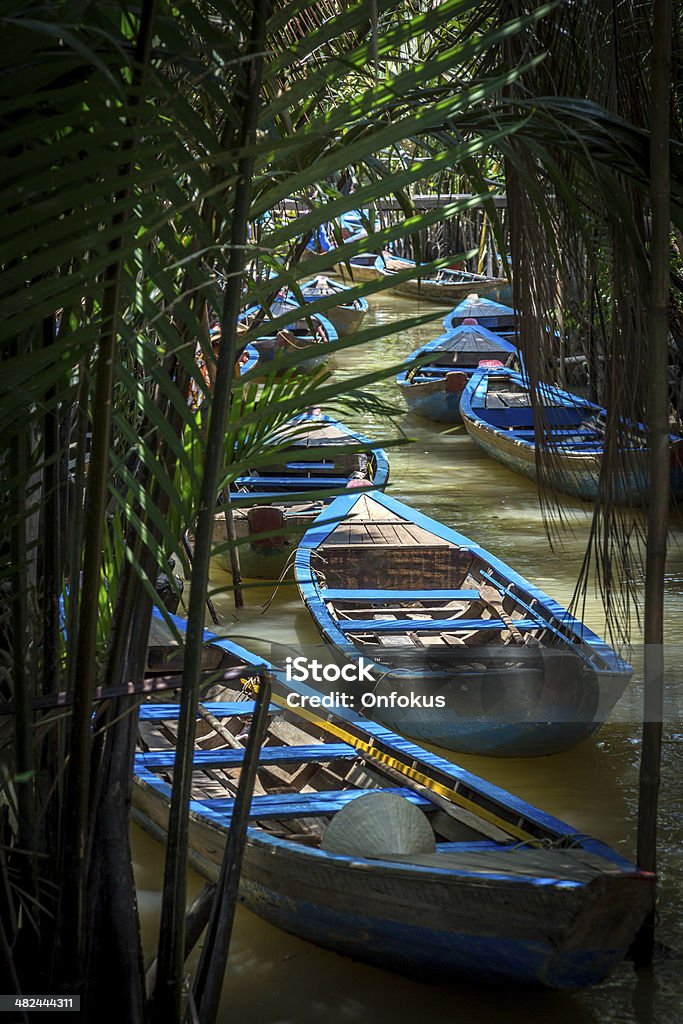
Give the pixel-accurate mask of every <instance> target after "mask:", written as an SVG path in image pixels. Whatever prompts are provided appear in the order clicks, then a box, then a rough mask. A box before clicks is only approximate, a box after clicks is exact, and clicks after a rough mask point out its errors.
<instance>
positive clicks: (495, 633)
mask: <svg viewBox="0 0 683 1024" xmlns="http://www.w3.org/2000/svg"><path fill="white" fill-rule="evenodd" d="M296 575H297V580H298V583H299V589H300V591H301V595H302V597H303V600H304V602H305V604H306V605H307V607H308V609H309V611H310V612H311V615H312V616H313V618H314V620H315V622H316V625H317V626H318V629H319V630H320V632H321V633H322V635H323V637H324V638H325V640H327V641H328V642H329V643H330V644H332V645H333V646H334V648H336V649H337V650H338V651H340V652H341V653H342V654H343V655H344V656H345V657H346V658H347V659H349V660H351V661H358V659H359V658H360V657H362V658H363V659H364V660H365V661H367V660H368V659H370V661H371V662H372V663H373V664H374V665H375V670H374V672H373V675H374V677H375V679H376V680H377V681H376V685H375V689H374V694H375V696H376V697H377V701H376V702H375V703H374V704H373V705H372V707H373V710H372V712H371V714H372V716H373V717H376V718H377V719H378V720H379V721H381V722H383V723H384V724H385V725H386V726H387V727H388V728H391V729H394V730H395V731H397V732H402V733H406V734H407V735H409V736H413V737H415V738H416V739H419V740H422V741H424V742H427V743H435V744H438V745H439V746H442V747H446V748H448V749H450V750H458V751H463V752H467V753H474V754H491V755H496V756H503V757H528V756H533V755H540V754H552V753H556V752H558V751H561V750H567V749H569V748H570V747H572V746H573V745H574V744H576V743H578V742H579V741H580V740H583V739H585V738H586V737H587V736H590V735H591V733H593V732H594V731H595V730H596V729H597V728H599V726H600V725H601V724H602V723H603V722H604V721H605V718H606V717H607V715H608V714H609V712H610V711H611V709H612V708H613V707H614V705H615V703H616V702H617V700H618V699H619V697H620V696H621V695H622V692H623V690H624V688H625V686H626V684H627V683H628V681H629V679H630V677H631V673H632V669H631V666H630V665H628V664H627V663H626V662H624V661H623V660H622V659H621V658H619V657H618V656H617V654H616V653H615V652H614V651H613V650H612V649H611V648H610V647H609V646H608V645H607V644H606V643H604V642H603V641H602V640H600V638H599V637H597V636H596V635H595V634H594V633H592V632H591V630H590V629H588V628H587V627H586V626H584V625H583V624H582V623H580V622H578V621H577V620H576V619H574V618H573V617H572V616H571V615H570V614H569V613H568V612H567V611H565V609H564V608H562V607H561V606H560V605H559V604H557V602H556V601H553V599H552V598H550V597H548V595H547V594H544V593H543V592H542V591H541V590H539V589H538V588H537V587H535V586H534V585H533V584H532V583H529V581H528V580H525V579H523V578H522V577H521V576H519V575H518V574H517V573H515V572H514V571H513V570H512V569H511V568H510V567H509V566H507V565H505V563H504V562H501V561H500V560H499V559H497V558H495V557H494V556H493V555H491V554H489V552H488V551H485V550H484V548H482V547H480V546H479V545H478V544H476V543H475V542H474V541H472V540H469V539H468V538H467V537H464V536H463V535H462V534H460V533H456V532H455V530H451V529H449V528H448V527H447V526H444V525H442V524H441V523H437V522H436V521H435V520H433V519H429V518H428V517H427V516H425V515H422V514H421V513H420V512H417V511H416V510H415V509H412V508H409V506H408V505H404V504H403V503H402V502H400V501H396V500H395V499H393V498H389V497H388V496H387V495H384V494H354V495H343V496H341V497H339V498H337V499H336V500H335V501H333V502H332V504H331V505H329V506H328V507H327V508H326V509H324V510H323V511H322V512H321V514H320V516H319V517H318V519H317V520H316V521H315V523H314V524H313V526H312V527H311V528H310V530H308V532H307V533H306V534H305V535H304V538H303V540H302V541H301V545H300V546H299V550H298V552H297V557H296ZM414 696H415V697H417V696H419V697H420V698H421V700H422V702H423V703H424V705H425V706H424V708H422V707H421V706H419V705H418V706H412V704H411V701H412V700H413V697H414ZM380 698H381V699H380ZM437 698H438V699H439V703H441V702H443V706H440V707H439V710H436V708H437V704H436V703H435V702H436V701H437ZM430 701H431V703H430Z"/></svg>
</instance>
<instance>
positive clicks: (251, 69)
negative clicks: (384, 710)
mask: <svg viewBox="0 0 683 1024" xmlns="http://www.w3.org/2000/svg"><path fill="white" fill-rule="evenodd" d="M269 6H270V5H269V0H257V2H256V4H255V7H254V11H253V18H252V25H251V31H250V40H249V54H250V58H249V60H248V61H247V62H245V65H244V68H243V72H244V80H243V89H244V95H245V105H244V115H243V118H242V124H241V130H240V138H239V140H238V141H239V144H240V149H242V148H243V147H245V146H247V145H253V143H254V140H255V136H256V126H257V122H258V113H259V108H260V92H261V75H262V66H263V48H264V41H265V29H266V19H267V16H268V11H269ZM253 165H254V159H253V156H246V157H245V156H242V157H241V158H240V160H239V163H238V183H237V185H236V187H235V203H234V211H233V219H232V229H231V232H230V253H229V257H228V284H227V288H226V292H225V299H224V304H223V310H222V317H221V346H220V349H219V353H218V364H217V367H216V384H215V387H214V389H213V395H212V402H211V411H210V416H209V426H208V431H207V438H206V448H205V460H204V474H203V477H202V484H201V488H200V496H199V515H198V518H197V535H196V540H195V551H194V564H195V572H194V574H193V584H192V591H191V594H190V606H189V609H188V620H187V632H186V636H185V659H184V671H183V686H182V695H181V711H180V719H179V722H178V741H177V746H176V760H175V765H174V772H173V795H172V798H171V809H170V814H169V826H168V846H167V851H166V864H165V871H164V889H163V897H162V913H161V920H160V925H159V951H158V976H157V983H156V985H155V989H154V998H153V1003H152V1008H151V1015H150V1016H151V1021H152V1022H153V1024H172V1022H173V1021H177V1020H178V1019H179V1016H180V1005H181V995H182V974H183V971H182V968H183V955H184V949H185V902H186V899H185V894H186V888H187V884H186V874H185V873H186V865H187V854H188V846H189V836H188V831H189V800H190V791H191V784H192V771H193V757H194V740H195V734H196V713H197V698H198V691H199V675H200V669H201V655H202V647H203V643H204V635H203V634H204V605H205V602H206V597H207V593H208V577H209V565H210V559H211V542H212V533H213V514H214V508H215V505H216V495H217V493H218V486H219V483H220V474H221V471H222V466H223V461H224V457H225V426H226V422H227V417H228V406H229V402H230V390H231V386H232V380H233V375H234V365H235V344H236V324H237V317H238V314H239V308H240V303H241V300H242V295H241V283H242V276H243V273H244V266H245V257H246V241H247V225H248V217H249V205H250V197H251V179H252V170H253Z"/></svg>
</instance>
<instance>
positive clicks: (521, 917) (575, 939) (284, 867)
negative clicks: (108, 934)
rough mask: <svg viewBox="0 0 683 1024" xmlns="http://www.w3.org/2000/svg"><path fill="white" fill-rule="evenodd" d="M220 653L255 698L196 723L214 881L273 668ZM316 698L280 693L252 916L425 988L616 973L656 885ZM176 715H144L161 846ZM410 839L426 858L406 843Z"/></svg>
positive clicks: (214, 710)
mask: <svg viewBox="0 0 683 1024" xmlns="http://www.w3.org/2000/svg"><path fill="white" fill-rule="evenodd" d="M210 639H211V635H210V634H207V640H210ZM212 642H213V647H212V648H209V650H214V651H216V653H217V654H218V655H219V657H220V656H222V661H223V667H224V666H233V665H236V664H241V665H243V678H244V684H245V685H244V688H234V689H231V690H230V689H224V690H222V691H220V696H219V699H218V700H213V701H211V702H205V703H203V704H200V705H199V710H198V718H200V719H201V720H200V721H199V722H198V726H197V728H198V733H197V736H198V738H197V745H196V748H197V749H196V754H195V768H196V770H195V772H194V775H193V786H192V793H191V802H190V857H191V861H192V864H193V866H194V867H195V869H196V870H198V871H199V872H200V873H201V874H203V875H204V876H205V877H206V878H207V879H209V880H211V881H215V880H216V878H217V876H218V872H219V865H220V861H221V858H222V854H223V849H224V846H225V842H226V835H227V831H228V829H229V827H230V821H231V815H232V812H233V808H234V798H235V792H236V786H237V781H238V778H239V770H240V766H241V764H242V762H243V758H244V743H245V738H244V737H245V734H246V730H247V728H248V724H249V720H250V716H251V714H252V713H253V708H254V704H253V701H252V700H250V699H249V690H248V687H249V683H248V680H249V678H250V677H253V675H254V672H255V671H256V670H257V669H258V668H259V666H260V665H261V664H262V663H261V661H260V659H258V658H256V657H255V656H254V655H253V654H251V653H250V652H249V651H246V650H245V649H244V648H240V647H238V646H236V645H235V644H232V643H231V642H230V640H226V639H215V638H214V639H213V641H212ZM232 685H233V686H234V684H232ZM315 696H316V695H315V694H314V692H313V691H311V690H310V689H309V688H308V687H306V686H305V685H302V684H293V685H288V686H285V685H284V684H283V683H282V682H281V681H280V682H277V681H276V683H275V685H274V691H273V699H272V703H271V705H270V709H269V710H270V719H269V728H268V733H267V738H266V742H265V743H264V745H263V747H262V750H261V753H260V768H259V771H258V779H257V786H256V790H255V794H254V797H253V800H252V803H251V809H250V825H249V829H248V834H247V845H246V850H245V855H244V860H243V865H242V872H241V877H240V900H241V901H242V902H243V903H244V905H245V906H246V907H248V908H249V909H250V910H252V911H253V912H254V913H256V914H258V915H259V916H260V917H262V918H264V919H265V920H266V921H269V922H270V923H271V924H273V925H275V926H277V927H280V928H283V929H284V930H285V931H288V932H290V933H292V934H294V935H298V936H300V937H301V938H304V939H307V940H309V941H311V942H315V943H317V944H319V945H321V946H324V947H327V948H328V949H331V950H334V951H336V952H337V953H341V954H345V955H347V956H351V957H354V958H356V959H358V960H361V961H365V962H367V963H371V964H375V965H377V966H380V967H384V968H388V969H390V970H392V971H396V972H399V973H401V974H405V975H409V976H415V977H417V978H419V979H421V980H433V981H442V982H443V981H461V980H462V981H466V982H468V983H473V982H474V983H479V984H484V985H492V984H493V985H515V986H520V985H523V986H532V987H545V988H553V989H557V988H575V987H579V986H585V985H590V984H594V983H595V982H598V981H600V980H601V979H602V978H604V977H605V975H606V974H607V973H608V972H609V970H610V969H611V968H612V967H614V966H615V965H616V964H617V963H618V962H619V961H620V960H621V958H622V957H623V956H624V953H625V952H626V950H627V948H628V946H629V944H630V942H631V939H632V937H633V935H634V933H635V931H636V930H637V928H638V927H639V925H640V923H641V921H642V920H643V918H644V916H645V914H646V913H647V912H648V911H649V909H650V908H651V906H652V901H653V893H654V877H653V876H652V875H650V874H648V873H646V872H643V871H640V870H639V869H638V868H637V867H635V866H634V865H633V864H631V863H630V862H628V861H627V860H625V859H624V858H623V857H621V856H620V855H619V854H617V853H615V851H614V850H612V849H610V848H609V847H608V846H606V845H605V844H604V843H601V842H600V841H598V840H596V839H593V838H591V837H589V836H586V835H585V834H582V833H579V832H577V831H576V830H575V829H573V828H572V827H571V826H570V825H567V824H565V823H564V822H562V821H559V820H557V819H556V818H553V817H551V816H549V815H547V814H544V813H543V812H542V811H539V810H537V809H536V808H534V807H532V806H530V805H529V804H527V803H525V802H524V801H523V800H520V799H519V798H517V797H514V796H512V795H511V794H509V793H506V792H505V791H504V790H501V789H499V788H498V787H496V786H493V785H491V784H490V783H487V782H485V781H484V780H482V779H480V778H477V777H476V776H474V775H472V774H470V773H469V772H466V771H464V770H463V769H462V768H459V767H458V766H456V765H454V764H451V763H450V762H449V761H446V760H444V759H443V758H441V757H438V756H436V755H435V754H432V753H429V752H427V751H425V750H422V749H420V748H419V747H417V746H415V745H414V744H413V743H410V742H408V741H407V740H404V739H401V738H400V737H398V736H395V735H394V734H392V733H391V732H389V731H388V730H386V729H385V728H383V727H382V726H379V725H377V724H376V723H374V722H370V721H368V720H367V719H364V718H363V717H361V716H360V715H359V714H358V713H357V712H355V711H352V710H348V709H339V710H338V711H336V712H334V713H333V712H331V711H326V710H321V709H315V708H313V707H311V706H310V705H307V704H306V702H307V700H310V699H311V698H315ZM297 704H299V705H304V707H303V708H302V709H301V710H300V709H299V708H297V707H296V705H297ZM178 713H179V706H178V705H177V704H170V703H169V704H163V703H148V704H144V705H143V706H142V708H141V710H140V734H139V735H140V740H139V745H138V753H137V754H136V757H135V782H134V792H133V805H134V806H133V818H134V820H135V821H136V822H137V823H138V824H139V825H140V826H141V827H142V828H143V829H146V830H147V831H148V832H149V833H150V834H151V835H152V836H153V837H154V838H156V839H158V840H160V841H162V842H163V841H165V838H166V829H167V825H168V811H169V802H170V796H171V792H172V769H173V759H174V737H175V731H176V724H177V719H178ZM228 740H229V742H228ZM356 801H364V806H363V804H361V803H357V804H356ZM345 808H346V809H347V810H345ZM351 812H352V813H351ZM350 816H352V817H355V818H356V827H355V828H354V827H353V825H352V824H351V823H350V821H349V818H350ZM359 818H360V819H364V821H365V822H366V826H365V828H363V827H362V825H363V822H362V821H361V822H358V819H359ZM398 825H403V830H402V831H403V835H404V836H405V833H406V831H407V830H408V829H411V830H412V834H416V833H417V834H419V835H420V837H421V842H420V843H419V844H418V843H416V842H413V843H411V844H408V843H406V842H401V841H398V842H397V841H396V835H395V832H396V831H397V830H398V829H397V826H398ZM332 826H334V828H332ZM335 830H336V833H337V836H336V841H335V837H334V832H335ZM340 836H341V843H340ZM408 845H410V847H411V849H412V850H413V851H414V852H408V853H407V852H405V850H406V846H408ZM340 847H341V848H342V849H341V852H340Z"/></svg>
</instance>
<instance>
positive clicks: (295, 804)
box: [201, 787, 434, 821]
mask: <svg viewBox="0 0 683 1024" xmlns="http://www.w3.org/2000/svg"><path fill="white" fill-rule="evenodd" d="M367 792H368V790H366V789H360V790H358V789H339V790H335V789H333V790H328V791H327V792H321V793H277V794H273V795H272V796H270V795H269V796H255V797H254V798H253V799H252V801H251V808H250V811H249V819H250V820H251V821H264V820H265V819H267V818H304V817H311V818H314V817H320V816H321V815H325V814H335V813H336V811H339V810H341V808H342V807H345V806H346V805H347V804H349V803H351V801H352V800H357V799H358V797H361V796H364V795H365V794H366V793H367ZM371 792H373V793H395V794H397V795H398V796H403V797H405V798H406V800H410V802H411V803H413V804H417V806H418V807H422V808H431V809H434V804H432V802H431V801H430V800H427V799H426V798H425V797H423V796H419V795H418V794H417V793H414V792H413V791H412V790H411V789H407V788H403V787H392V788H387V789H377V790H374V789H373V790H371ZM201 803H202V805H203V806H204V807H206V808H208V809H209V810H211V811H213V812H214V813H217V814H220V815H221V816H223V815H224V816H225V817H226V819H229V818H230V817H231V815H232V811H233V808H234V805H235V801H234V800H233V799H231V798H230V797H225V798H220V799H217V800H202V801H201Z"/></svg>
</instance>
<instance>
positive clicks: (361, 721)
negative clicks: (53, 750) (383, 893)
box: [135, 608, 643, 885]
mask: <svg viewBox="0 0 683 1024" xmlns="http://www.w3.org/2000/svg"><path fill="white" fill-rule="evenodd" d="M153 615H154V616H155V618H158V619H162V620H163V619H169V620H170V621H171V622H172V623H173V625H174V626H175V628H176V629H177V630H178V632H179V633H180V634H181V635H182V634H183V633H184V632H185V628H186V625H187V623H186V622H185V620H184V619H182V618H180V617H179V616H177V615H174V614H173V613H172V612H169V611H167V610H166V609H164V611H163V613H162V612H161V611H160V610H159V609H157V608H154V609H153ZM204 642H205V643H207V644H211V645H212V646H214V647H219V648H221V649H222V650H224V651H226V652H227V653H229V654H231V655H233V656H235V657H237V658H239V659H240V660H241V661H243V662H244V664H245V665H246V666H247V667H250V668H253V669H254V670H255V674H259V673H262V672H264V671H269V672H272V673H273V675H274V678H275V680H276V681H277V683H278V684H279V689H278V692H277V693H275V692H274V693H273V695H272V697H271V701H272V702H273V703H281V704H282V710H283V711H284V710H286V711H287V713H288V714H291V715H293V716H294V717H295V718H302V719H304V720H305V721H308V722H311V721H313V723H314V724H318V725H319V726H320V727H321V728H322V729H323V730H325V731H326V732H330V731H331V730H330V729H329V728H328V724H329V723H334V720H335V719H336V720H338V721H341V722H343V723H344V725H346V726H348V727H349V728H350V729H351V730H353V731H352V732H350V733H347V734H346V735H345V739H344V742H347V743H349V744H350V745H352V746H358V747H359V750H361V751H363V746H364V747H365V750H364V751H363V752H365V753H367V754H369V756H371V757H372V756H376V755H377V754H379V755H382V754H385V755H386V754H387V753H389V756H391V755H392V754H395V753H396V752H398V754H399V755H400V757H401V760H402V763H403V764H404V766H405V767H406V768H408V762H409V763H410V768H409V769H408V770H407V771H403V772H402V774H404V775H405V776H406V778H407V779H410V778H411V774H409V773H410V772H412V773H413V774H416V773H417V772H418V771H419V772H420V773H421V774H423V775H427V777H428V778H429V777H430V773H431V775H434V773H438V776H440V778H439V777H434V778H432V779H431V781H432V782H433V783H434V784H435V785H437V786H441V787H442V788H446V789H452V790H453V792H455V793H458V794H461V795H462V796H463V797H464V798H465V799H467V797H466V794H465V793H464V790H469V791H470V793H472V794H475V795H477V796H479V797H483V798H484V799H485V800H487V801H488V802H489V803H492V804H493V805H494V806H495V807H498V808H500V809H502V810H504V811H507V812H508V813H511V814H514V815H516V816H518V817H519V818H522V819H525V821H527V822H529V823H530V824H531V825H533V826H534V827H535V828H536V829H537V830H541V831H543V832H545V833H549V834H550V835H551V836H553V837H554V838H555V839H556V840H561V839H565V840H569V841H571V843H572V846H574V847H580V848H582V849H584V850H586V851H587V852H590V853H595V854H596V855H598V856H600V857H602V858H603V859H605V860H607V861H610V862H612V863H614V864H615V865H616V866H618V867H620V868H621V869H622V871H623V872H624V874H628V875H632V876H633V877H638V876H641V875H642V874H643V872H642V871H641V869H640V868H638V866H637V865H635V864H633V863H632V862H631V861H629V860H628V859H627V858H625V857H622V856H621V854H619V853H617V851H616V850H614V849H612V847H610V846H608V845H607V844H606V843H603V842H602V841H601V840H599V839H596V838H594V837H593V836H588V835H585V834H584V833H582V832H579V831H578V830H577V829H575V828H574V827H573V826H571V825H569V824H567V823H566V822H564V821H562V820H561V819H559V818H556V817H554V816H553V815H551V814H548V813H546V812H545V811H542V810H540V808H537V807H534V806H533V805H532V804H529V803H528V802H527V801H526V800H524V799H523V798H522V797H519V796H516V795H515V794H513V793H510V792H508V791H507V790H504V789H502V788H501V787H500V786H497V785H495V783H492V782H489V781H488V780H486V779H483V778H481V777H480V776H478V775H474V774H473V773H472V772H470V771H468V770H467V769H465V768H463V767H462V766H460V765H458V764H456V763H455V762H453V761H448V760H446V759H445V758H443V757H441V756H440V755H439V754H435V753H433V752H432V751H430V750H426V749H424V748H422V747H420V746H418V745H417V744H416V743H413V741H412V740H409V739H406V738H405V737H402V736H398V735H397V734H396V733H393V732H391V730H389V729H387V728H386V727H385V726H383V725H381V724H379V723H377V722H373V721H370V720H369V719H366V718H365V717H363V716H362V715H359V714H358V713H357V712H355V711H352V710H351V709H349V708H344V707H336V708H335V709H334V711H329V712H325V710H324V709H321V710H320V713H319V714H315V713H311V712H310V711H306V712H305V713H302V712H301V710H300V709H299V708H297V707H292V706H290V705H289V704H287V701H286V694H288V693H293V694H297V695H298V696H299V697H303V698H310V697H315V696H318V697H319V696H320V694H319V693H318V691H316V690H315V689H313V688H312V687H310V686H307V685H306V684H305V683H300V682H298V681H296V680H286V679H285V678H284V673H283V672H282V670H278V669H277V668H276V667H274V666H273V665H272V664H271V663H270V662H269V661H268V660H267V659H265V658H261V657H259V656H258V655H256V654H254V653H253V652H251V651H249V650H248V649H246V648H244V647H242V646H241V645H239V644H237V643H235V642H234V641H232V640H231V639H230V638H229V637H221V636H218V635H217V634H215V633H213V632H212V631H211V630H209V629H204ZM150 703H151V702H150ZM359 734H360V735H359ZM333 735H336V733H333ZM337 738H339V737H337ZM359 744H363V746H359ZM382 748H384V750H383V749H382ZM136 757H137V755H136ZM380 760H381V757H380ZM137 763H138V762H137V760H136V768H135V772H136V774H137V775H138V776H139V777H140V778H141V779H142V781H145V782H147V783H148V784H149V785H150V786H152V788H153V789H155V790H156V791H157V792H158V793H159V794H160V795H163V796H164V797H170V793H171V790H172V787H171V785H170V784H169V783H165V782H164V781H163V780H162V779H160V778H159V777H158V775H155V774H154V772H152V771H151V770H150V769H147V768H144V767H143V766H140V770H138V768H137ZM148 775H149V778H148ZM429 788H430V786H429V785H423V789H429ZM434 791H435V792H436V790H434ZM358 792H359V795H362V794H363V793H364V792H368V790H359V791H358ZM190 810H191V811H192V812H194V813H195V814H197V815H199V816H200V817H203V818H207V819H209V820H210V821H211V824H213V825H214V826H216V827H218V828H220V829H224V828H225V825H224V822H223V821H222V820H221V816H220V815H219V814H217V813H216V812H212V811H211V810H210V808H206V807H204V805H203V803H202V802H201V801H191V803H190ZM475 813H476V812H475ZM248 833H249V835H250V837H251V839H252V840H254V841H259V842H263V843H266V844H267V845H268V846H270V847H271V848H273V849H274V848H276V847H282V848H286V849H287V850H288V851H290V852H297V853H299V854H302V853H303V854H304V855H306V856H310V855H319V856H321V857H325V858H334V859H336V860H339V861H340V862H342V863H344V864H348V865H350V866H353V865H354V864H358V866H359V867H360V868H363V869H367V867H368V866H372V865H383V866H384V867H391V868H392V869H396V870H399V869H402V870H406V869H410V870H412V871H422V872H425V871H426V872H427V873H434V870H437V871H438V872H439V873H440V872H441V869H440V868H436V869H435V868H431V867H430V868H423V867H421V866H420V865H410V864H408V865H406V864H405V863H403V862H401V863H400V864H399V863H398V862H396V861H378V860H375V859H373V858H360V857H357V856H353V857H351V856H348V855H344V854H332V853H328V852H327V851H323V850H318V849H316V848H313V847H302V845H301V844H300V843H297V842H296V841H293V840H286V839H280V838H277V837H275V836H272V835H270V834H268V833H266V832H264V831H263V830H262V829H259V828H255V827H254V826H249V828H248ZM454 873H455V874H458V873H460V872H459V871H458V869H454ZM474 877H475V878H477V877H483V876H482V874H481V873H480V872H476V873H474ZM497 877H498V878H500V879H504V880H506V881H507V880H509V881H517V882H518V881H520V879H521V880H522V881H524V880H525V879H524V876H519V875H506V874H502V875H498V876H497ZM527 880H528V879H527ZM549 881H550V882H553V883H555V884H559V880H557V879H551V880H549ZM577 884H578V885H585V884H590V883H577Z"/></svg>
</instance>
